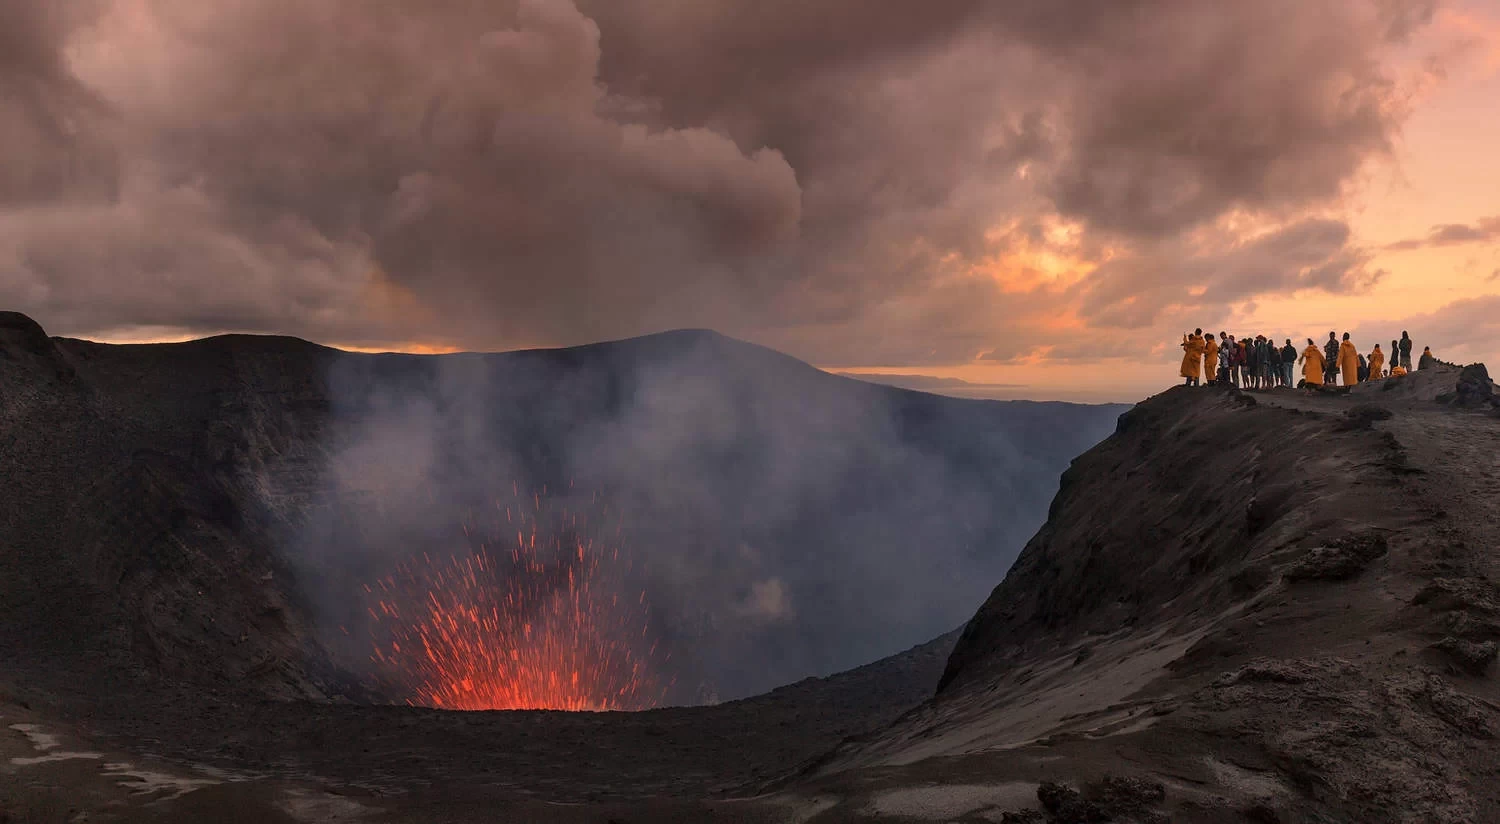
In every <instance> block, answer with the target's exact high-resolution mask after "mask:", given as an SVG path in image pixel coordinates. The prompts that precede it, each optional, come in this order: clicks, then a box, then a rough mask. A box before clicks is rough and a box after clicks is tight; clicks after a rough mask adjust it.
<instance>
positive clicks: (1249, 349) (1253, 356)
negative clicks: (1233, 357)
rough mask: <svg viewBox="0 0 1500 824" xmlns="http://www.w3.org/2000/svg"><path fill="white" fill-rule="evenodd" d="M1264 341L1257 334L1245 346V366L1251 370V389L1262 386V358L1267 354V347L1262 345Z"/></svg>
mask: <svg viewBox="0 0 1500 824" xmlns="http://www.w3.org/2000/svg"><path fill="white" fill-rule="evenodd" d="M1263 342H1264V341H1262V340H1261V337H1260V335H1256V336H1255V337H1254V339H1252V340H1251V341H1250V343H1248V344H1246V346H1245V361H1246V363H1245V366H1246V368H1247V369H1248V370H1249V380H1250V388H1251V389H1259V388H1260V359H1261V356H1262V355H1264V354H1265V347H1264V346H1261V344H1262V343H1263Z"/></svg>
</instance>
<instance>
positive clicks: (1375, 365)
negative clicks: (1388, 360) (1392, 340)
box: [1370, 343, 1385, 381]
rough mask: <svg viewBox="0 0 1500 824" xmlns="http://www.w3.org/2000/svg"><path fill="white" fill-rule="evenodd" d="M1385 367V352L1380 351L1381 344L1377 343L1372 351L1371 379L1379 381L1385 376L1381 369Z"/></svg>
mask: <svg viewBox="0 0 1500 824" xmlns="http://www.w3.org/2000/svg"><path fill="white" fill-rule="evenodd" d="M1383 369H1385V353H1384V352H1382V351H1380V344H1378V343H1377V344H1375V351H1374V352H1371V353H1370V380H1372V381H1378V380H1380V379H1381V378H1383V377H1385V374H1384V373H1383V372H1382V371H1381V370H1383Z"/></svg>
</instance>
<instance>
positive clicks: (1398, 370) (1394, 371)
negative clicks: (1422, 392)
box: [1391, 363, 1406, 378]
mask: <svg viewBox="0 0 1500 824" xmlns="http://www.w3.org/2000/svg"><path fill="white" fill-rule="evenodd" d="M1405 376H1406V367H1404V366H1402V365H1401V364H1399V363H1398V364H1396V365H1395V366H1393V367H1391V377H1393V378H1401V377H1405Z"/></svg>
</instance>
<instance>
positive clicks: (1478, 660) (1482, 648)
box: [1433, 636, 1500, 675]
mask: <svg viewBox="0 0 1500 824" xmlns="http://www.w3.org/2000/svg"><path fill="white" fill-rule="evenodd" d="M1433 648H1434V649H1438V650H1441V651H1443V652H1445V653H1447V654H1448V657H1450V658H1452V659H1453V661H1454V663H1456V664H1457V665H1458V666H1459V667H1460V668H1462V669H1463V670H1464V671H1465V672H1468V673H1469V674H1471V675H1483V674H1485V672H1486V671H1487V670H1488V669H1489V668H1490V665H1491V664H1493V663H1495V657H1496V656H1497V655H1500V646H1497V645H1496V643H1495V642H1494V641H1485V642H1483V643H1475V642H1473V641H1465V640H1463V639H1461V638H1454V637H1452V636H1449V637H1447V638H1444V639H1443V640H1441V641H1439V642H1437V643H1436V644H1433Z"/></svg>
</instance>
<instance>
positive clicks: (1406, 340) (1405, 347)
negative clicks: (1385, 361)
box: [1391, 331, 1411, 372]
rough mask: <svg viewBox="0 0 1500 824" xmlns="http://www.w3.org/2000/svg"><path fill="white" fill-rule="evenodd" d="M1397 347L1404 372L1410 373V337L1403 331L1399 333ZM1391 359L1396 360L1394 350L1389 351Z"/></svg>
mask: <svg viewBox="0 0 1500 824" xmlns="http://www.w3.org/2000/svg"><path fill="white" fill-rule="evenodd" d="M1393 345H1394V344H1393ZM1399 345H1400V347H1401V365H1402V366H1403V367H1405V368H1406V371H1408V372H1410V371H1411V336H1410V335H1408V334H1406V332H1404V331H1403V332H1402V333H1401V343H1400V344H1399ZM1391 359H1392V360H1395V359H1396V350H1394V349H1392V350H1391Z"/></svg>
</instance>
